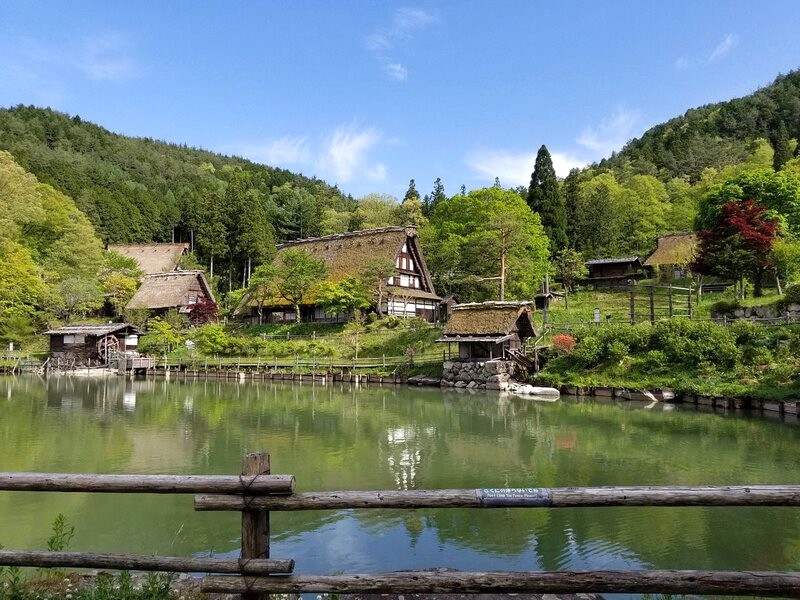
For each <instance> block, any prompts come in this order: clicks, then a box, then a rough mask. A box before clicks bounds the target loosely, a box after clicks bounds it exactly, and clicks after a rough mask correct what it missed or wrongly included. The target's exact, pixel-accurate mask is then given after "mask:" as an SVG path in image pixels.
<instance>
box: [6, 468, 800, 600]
mask: <svg viewBox="0 0 800 600" xmlns="http://www.w3.org/2000/svg"><path fill="white" fill-rule="evenodd" d="M294 488H295V480H294V477H293V476H292V475H272V474H271V471H270V459H269V455H268V454H266V453H251V454H247V455H245V457H244V461H243V469H242V474H241V475H238V476H236V475H234V476H227V475H72V474H63V473H57V474H54V473H0V490H5V491H48V492H99V493H105V492H108V493H111V492H114V493H120V492H124V493H159V494H164V493H171V494H172V493H175V494H194V495H195V498H194V507H195V510H198V511H208V510H227V511H238V512H240V513H241V514H242V543H241V558H240V559H238V560H237V559H223V558H187V557H168V556H144V555H123V554H93V553H82V552H41V551H14V550H0V566H28V567H45V568H47V567H61V568H64V567H66V568H96V569H97V568H99V569H118V570H141V571H167V572H189V573H210V574H213V575H206V576H205V577H204V578H203V579H202V581H201V589H202V590H203V591H204V592H208V593H212V592H213V593H235V594H242V598H243V599H244V600H261V599H263V598H265V595H266V594H269V593H301V592H334V593H386V592H393V593H424V592H429V593H430V592H440V593H501V592H502V593H519V592H529V593H577V592H598V593H669V594H689V593H700V594H719V595H743V594H748V595H760V596H781V597H794V598H800V572H774V571H736V572H734V571H695V570H691V571H665V570H634V571H604V570H597V571H524V572H514V571H496V572H464V571H455V570H450V569H429V570H420V571H401V572H395V573H368V574H341V575H309V574H303V575H294V574H292V573H293V570H294V566H295V561H294V560H293V559H271V558H270V556H269V554H270V547H269V511H282V510H341V509H366V508H384V509H385V508H395V509H398V508H399V509H419V508H455V507H472V508H489V509H491V508H529V509H530V508H539V509H558V508H567V507H573V508H574V507H585V506H595V507H597V506H800V486H798V485H754V486H670V487H647V486H641V487H590V488H520V489H508V488H489V489H472V490H409V491H397V490H386V491H342V492H304V493H295V492H294ZM0 524H1V519H0Z"/></svg>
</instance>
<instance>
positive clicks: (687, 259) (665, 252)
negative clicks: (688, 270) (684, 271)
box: [644, 233, 697, 267]
mask: <svg viewBox="0 0 800 600" xmlns="http://www.w3.org/2000/svg"><path fill="white" fill-rule="evenodd" d="M696 252H697V234H695V233H668V234H666V235H660V236H658V247H657V248H656V249H655V252H653V253H652V254H651V255H650V256H648V257H647V260H646V261H644V264H645V266H647V267H657V266H659V265H688V264H689V263H691V262H692V261H693V260H694V258H695V253H696Z"/></svg>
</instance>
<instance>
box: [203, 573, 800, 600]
mask: <svg viewBox="0 0 800 600" xmlns="http://www.w3.org/2000/svg"><path fill="white" fill-rule="evenodd" d="M201 590H202V591H203V592H206V593H209V592H217V593H242V592H245V591H247V590H252V591H255V590H258V591H260V592H270V593H302V592H334V593H340V594H352V593H380V592H392V593H395V594H398V593H399V594H413V593H451V592H452V593H462V594H463V593H467V594H470V593H516V592H532V593H537V594H543V593H550V594H565V593H574V592H578V593H580V592H585V593H589V592H599V593H669V594H724V595H753V596H782V597H791V598H800V573H797V572H791V573H780V572H772V571H745V572H735V571H533V572H530V571H528V572H514V571H494V572H491V571H489V572H478V573H470V572H464V571H451V570H433V571H404V572H399V573H363V574H357V575H291V576H287V577H258V578H254V579H249V578H243V577H220V576H217V577H204V578H203V580H202V582H201Z"/></svg>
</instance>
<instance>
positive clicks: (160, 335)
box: [141, 317, 183, 353]
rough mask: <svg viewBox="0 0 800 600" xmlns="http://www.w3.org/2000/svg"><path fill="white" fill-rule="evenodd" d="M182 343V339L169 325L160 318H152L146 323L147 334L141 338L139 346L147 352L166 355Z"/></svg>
mask: <svg viewBox="0 0 800 600" xmlns="http://www.w3.org/2000/svg"><path fill="white" fill-rule="evenodd" d="M182 342H183V337H182V336H181V335H180V333H179V331H177V330H176V329H175V327H174V326H173V325H172V324H171V323H169V322H168V321H166V320H164V319H162V318H161V317H154V318H152V319H150V321H149V322H148V323H147V334H146V335H145V336H144V337H142V341H141V345H142V348H144V349H146V350H147V351H153V350H157V351H160V352H164V353H167V352H171V351H172V350H174V349H175V347H176V346H177V345H178V344H180V343H182Z"/></svg>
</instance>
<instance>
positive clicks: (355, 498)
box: [194, 485, 800, 511]
mask: <svg viewBox="0 0 800 600" xmlns="http://www.w3.org/2000/svg"><path fill="white" fill-rule="evenodd" d="M245 502H246V501H245V500H244V499H243V498H241V497H237V496H220V495H214V496H196V497H195V499H194V507H195V510H199V511H206V510H208V511H212V510H236V511H240V510H243V509H244V508H245ZM249 506H250V507H258V508H261V509H265V510H335V509H351V508H508V507H516V508H572V507H580V506H800V485H785V486H781V485H753V486H669V487H650V486H642V487H595V488H516V489H515V488H511V489H509V488H488V489H466V490H385V491H369V492H361V491H358V492H305V493H300V494H292V495H291V496H282V497H277V496H267V497H262V498H255V499H253V500H252V501H250V504H249Z"/></svg>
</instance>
